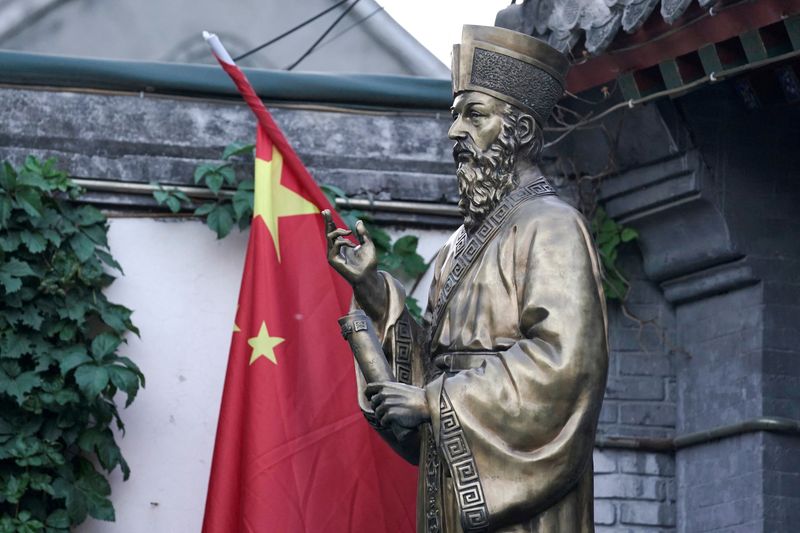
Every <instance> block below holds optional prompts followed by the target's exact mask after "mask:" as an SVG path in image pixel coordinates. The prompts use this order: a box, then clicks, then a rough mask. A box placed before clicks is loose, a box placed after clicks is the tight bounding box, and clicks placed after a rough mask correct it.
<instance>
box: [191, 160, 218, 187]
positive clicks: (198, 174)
mask: <svg viewBox="0 0 800 533" xmlns="http://www.w3.org/2000/svg"><path fill="white" fill-rule="evenodd" d="M215 168H216V167H215V166H214V165H209V164H203V165H199V166H198V167H197V168H196V169H194V182H195V183H200V180H202V179H203V178H204V177H205V175H206V174H208V173H209V172H214V169H215Z"/></svg>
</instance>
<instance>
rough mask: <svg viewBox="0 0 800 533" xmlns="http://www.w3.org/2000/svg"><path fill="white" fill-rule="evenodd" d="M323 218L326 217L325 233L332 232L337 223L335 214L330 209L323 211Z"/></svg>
mask: <svg viewBox="0 0 800 533" xmlns="http://www.w3.org/2000/svg"><path fill="white" fill-rule="evenodd" d="M322 218H324V219H325V233H330V232H331V231H333V230H335V229H336V223H335V222H334V221H333V215H332V214H331V210H330V209H325V210H323V211H322Z"/></svg>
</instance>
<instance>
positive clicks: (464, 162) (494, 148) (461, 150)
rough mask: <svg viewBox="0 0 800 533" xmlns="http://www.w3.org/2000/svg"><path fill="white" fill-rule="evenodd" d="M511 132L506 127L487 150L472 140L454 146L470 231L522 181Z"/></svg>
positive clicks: (461, 202)
mask: <svg viewBox="0 0 800 533" xmlns="http://www.w3.org/2000/svg"><path fill="white" fill-rule="evenodd" d="M509 129H510V128H507V126H503V131H502V132H501V133H500V135H498V137H497V139H496V140H495V141H494V142H493V143H492V145H491V146H490V147H489V148H487V149H486V150H480V149H479V148H478V147H477V146H475V143H474V141H472V139H470V138H469V137H465V138H464V139H459V140H458V141H456V144H455V146H453V158H454V159H455V160H456V163H457V164H458V168H457V170H456V177H457V178H458V192H459V193H460V199H459V201H458V208H459V209H460V210H461V214H462V215H463V216H464V227H465V229H466V230H467V231H468V232H472V231H474V230H475V229H476V228H477V227H478V225H479V224H480V223H481V222H482V221H483V220H484V219H485V218H486V216H487V215H488V214H489V213H491V212H492V210H494V208H495V207H497V204H499V203H500V201H501V200H502V199H503V198H504V197H505V196H506V195H507V194H508V193H509V192H511V191H512V190H514V189H515V188H516V186H517V184H518V182H519V179H518V177H517V174H516V172H515V171H514V168H515V166H516V158H517V146H516V144H517V143H516V142H515V141H516V139H515V137H514V135H513V132H511V131H509Z"/></svg>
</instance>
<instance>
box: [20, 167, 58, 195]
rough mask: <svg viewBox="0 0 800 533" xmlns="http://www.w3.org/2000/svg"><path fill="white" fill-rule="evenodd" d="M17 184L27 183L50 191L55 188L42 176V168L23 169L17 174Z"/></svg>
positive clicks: (26, 184) (35, 187)
mask: <svg viewBox="0 0 800 533" xmlns="http://www.w3.org/2000/svg"><path fill="white" fill-rule="evenodd" d="M17 185H18V186H19V185H25V186H27V187H33V188H34V189H40V190H42V191H49V190H51V189H52V188H53V187H52V186H51V185H50V183H49V182H48V181H47V180H46V179H44V178H43V177H42V175H41V170H40V169H36V170H31V169H23V170H22V172H20V173H19V175H18V176H17Z"/></svg>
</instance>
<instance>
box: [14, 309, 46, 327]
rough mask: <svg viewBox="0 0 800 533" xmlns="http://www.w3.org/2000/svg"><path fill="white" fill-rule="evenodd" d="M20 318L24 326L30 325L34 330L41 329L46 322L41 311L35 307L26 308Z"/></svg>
mask: <svg viewBox="0 0 800 533" xmlns="http://www.w3.org/2000/svg"><path fill="white" fill-rule="evenodd" d="M19 318H20V321H21V322H22V323H23V324H25V325H28V326H30V327H32V328H33V329H39V327H40V326H41V325H42V322H43V321H44V317H43V316H42V315H41V314H40V313H39V309H37V308H36V306H34V305H28V306H26V307H25V309H24V310H23V311H22V313H21V314H20V316H19Z"/></svg>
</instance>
